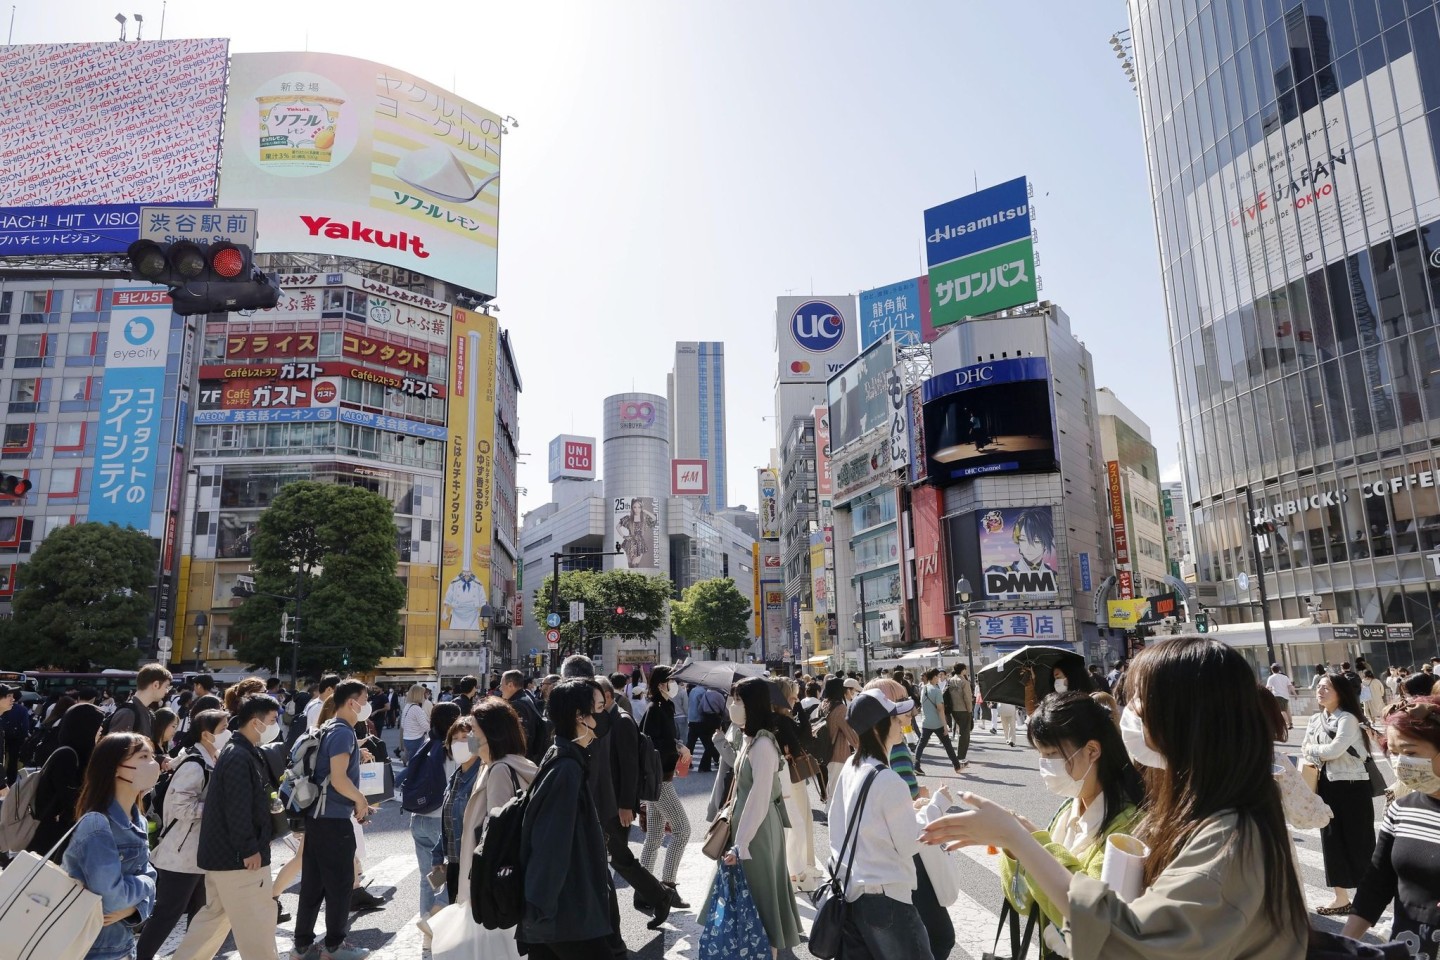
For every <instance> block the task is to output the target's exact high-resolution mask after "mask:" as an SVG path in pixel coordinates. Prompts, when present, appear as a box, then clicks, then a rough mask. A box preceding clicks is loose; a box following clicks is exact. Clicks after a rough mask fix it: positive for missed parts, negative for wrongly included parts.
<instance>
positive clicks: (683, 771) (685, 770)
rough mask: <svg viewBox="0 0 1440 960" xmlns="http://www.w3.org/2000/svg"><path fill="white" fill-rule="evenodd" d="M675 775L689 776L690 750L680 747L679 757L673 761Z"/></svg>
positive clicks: (679, 776)
mask: <svg viewBox="0 0 1440 960" xmlns="http://www.w3.org/2000/svg"><path fill="white" fill-rule="evenodd" d="M675 776H676V777H678V778H684V777H688V776H690V751H689V750H687V749H685V747H683V746H682V747H680V759H678V760H676V761H675Z"/></svg>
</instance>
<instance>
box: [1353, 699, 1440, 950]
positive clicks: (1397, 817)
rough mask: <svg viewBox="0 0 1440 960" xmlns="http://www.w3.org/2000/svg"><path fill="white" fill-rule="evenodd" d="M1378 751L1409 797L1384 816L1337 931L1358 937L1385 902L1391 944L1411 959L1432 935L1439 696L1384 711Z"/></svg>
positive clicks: (1439, 907) (1439, 908) (1438, 895)
mask: <svg viewBox="0 0 1440 960" xmlns="http://www.w3.org/2000/svg"><path fill="white" fill-rule="evenodd" d="M1384 723H1385V726H1386V730H1385V751H1386V753H1388V754H1389V755H1390V767H1391V769H1392V770H1394V771H1395V777H1396V779H1398V780H1399V781H1400V782H1401V783H1403V784H1405V785H1406V786H1407V787H1409V788H1410V792H1409V793H1408V794H1406V795H1405V796H1403V797H1401V798H1400V799H1399V800H1396V801H1395V802H1394V803H1392V804H1391V805H1390V807H1389V809H1388V810H1386V811H1385V821H1384V823H1382V824H1381V826H1380V836H1379V839H1378V841H1377V842H1376V844H1375V854H1374V856H1373V857H1372V858H1371V861H1370V867H1369V869H1368V870H1367V871H1366V872H1365V876H1364V878H1363V879H1362V880H1361V881H1360V886H1359V888H1358V889H1357V890H1356V891H1355V902H1354V905H1353V906H1352V907H1351V908H1350V919H1349V920H1347V921H1346V922H1345V929H1344V931H1343V932H1344V934H1345V936H1347V937H1356V938H1359V937H1361V936H1363V935H1364V933H1365V931H1367V930H1369V929H1370V928H1371V927H1372V926H1374V924H1375V922H1376V921H1377V920H1379V919H1380V914H1381V913H1383V912H1384V910H1385V908H1386V907H1387V906H1389V905H1390V904H1391V903H1392V902H1393V903H1394V907H1395V924H1394V926H1393V927H1392V928H1391V930H1390V939H1391V940H1404V941H1405V942H1406V943H1408V944H1409V945H1410V949H1411V951H1412V953H1414V954H1415V955H1416V956H1429V957H1434V956H1435V950H1434V949H1433V947H1430V946H1428V945H1430V944H1433V943H1434V942H1435V940H1436V938H1437V936H1440V904H1437V901H1440V884H1437V882H1436V879H1435V877H1436V873H1435V864H1436V862H1437V861H1440V828H1437V827H1436V824H1437V823H1440V773H1437V772H1436V757H1437V756H1440V697H1418V698H1416V699H1414V700H1409V701H1405V700H1401V701H1398V702H1397V703H1395V704H1393V705H1391V707H1390V709H1389V710H1387V711H1386V712H1385V716H1384Z"/></svg>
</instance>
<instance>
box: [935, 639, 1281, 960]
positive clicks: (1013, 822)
mask: <svg viewBox="0 0 1440 960" xmlns="http://www.w3.org/2000/svg"><path fill="white" fill-rule="evenodd" d="M1126 686H1127V689H1128V691H1129V695H1130V696H1129V701H1128V704H1127V706H1126V709H1125V715H1124V717H1123V719H1122V726H1121V735H1122V737H1123V739H1124V741H1125V746H1126V748H1127V749H1128V750H1129V752H1130V756H1131V759H1133V760H1134V761H1136V762H1137V763H1142V764H1145V765H1146V766H1147V767H1149V768H1150V769H1148V770H1146V771H1145V786H1146V802H1145V814H1144V816H1143V817H1142V819H1141V821H1140V822H1139V823H1138V824H1137V825H1136V826H1135V829H1134V830H1133V832H1132V834H1131V835H1132V836H1134V837H1137V838H1138V839H1139V840H1141V841H1142V842H1144V843H1145V844H1147V845H1148V846H1149V847H1150V854H1149V856H1147V857H1146V858H1145V859H1144V861H1143V863H1142V865H1141V880H1140V887H1141V892H1140V893H1139V894H1138V895H1137V896H1136V897H1135V898H1134V899H1132V900H1130V901H1128V902H1127V901H1125V900H1122V899H1121V898H1120V897H1119V895H1118V894H1117V893H1116V892H1115V891H1113V890H1111V889H1110V887H1108V886H1107V885H1106V884H1104V883H1102V882H1101V881H1099V880H1097V879H1095V878H1094V877H1091V876H1088V875H1087V874H1083V873H1071V872H1070V871H1069V870H1067V869H1065V867H1064V866H1063V865H1062V864H1061V863H1060V862H1059V861H1058V860H1056V859H1055V857H1054V856H1053V855H1052V854H1051V853H1050V852H1049V851H1048V850H1046V848H1045V847H1043V846H1041V845H1040V843H1039V842H1037V841H1036V840H1035V838H1034V837H1033V836H1032V835H1031V834H1030V832H1029V831H1027V830H1026V829H1025V826H1024V824H1022V823H1020V821H1019V820H1018V819H1016V818H1015V817H1014V816H1012V815H1011V814H1010V813H1009V812H1007V811H1006V810H1005V809H1004V808H1003V807H1000V806H999V805H997V804H995V803H992V802H991V801H989V800H986V799H985V798H984V797H979V796H975V795H974V794H968V793H967V794H963V795H962V796H961V798H960V799H961V800H962V801H963V802H964V803H965V804H966V806H968V807H970V808H971V809H970V810H968V811H966V812H964V813H957V814H951V815H949V816H946V817H941V818H940V819H939V820H936V821H935V822H934V823H932V824H930V826H928V827H927V828H926V829H925V831H924V834H923V837H924V840H925V842H927V843H937V844H946V845H954V846H966V845H987V844H988V845H992V846H997V847H1004V848H1005V849H1006V850H1008V851H1009V852H1010V854H1011V855H1012V856H1014V858H1015V859H1016V860H1017V861H1018V862H1019V864H1020V866H1021V867H1022V868H1024V870H1025V872H1026V874H1027V876H1028V878H1029V881H1030V883H1031V884H1032V885H1033V889H1035V890H1036V891H1038V892H1039V893H1041V894H1043V895H1044V896H1045V898H1046V899H1047V900H1049V901H1050V902H1051V903H1053V904H1054V905H1055V907H1056V909H1057V911H1058V912H1059V914H1060V916H1061V917H1062V918H1063V919H1064V920H1065V921H1066V922H1067V924H1068V927H1069V943H1070V949H1071V954H1072V956H1073V957H1074V958H1075V960H1099V958H1101V957H1103V958H1104V960H1149V958H1153V957H1165V958H1166V960H1212V958H1216V957H1231V958H1261V957H1263V958H1265V960H1303V958H1304V957H1305V955H1306V945H1307V942H1308V939H1309V933H1308V923H1307V922H1306V911H1305V899H1304V897H1303V896H1302V895H1301V887H1300V882H1299V880H1298V879H1297V877H1296V873H1295V862H1294V857H1293V856H1292V854H1291V850H1290V841H1289V838H1288V836H1287V835H1286V830H1285V817H1284V813H1283V811H1282V809H1281V804H1280V789H1279V787H1278V786H1276V784H1275V781H1274V779H1273V778H1272V772H1271V758H1272V748H1271V742H1270V728H1269V727H1268V726H1267V725H1266V719H1265V714H1264V710H1263V707H1262V706H1261V704H1260V700H1259V688H1258V687H1257V685H1256V683H1255V674H1254V671H1253V670H1252V668H1251V667H1250V665H1249V663H1247V662H1246V660H1245V658H1244V657H1242V656H1241V655H1240V654H1239V653H1237V652H1236V651H1235V650H1234V649H1232V648H1231V647H1229V646H1227V645H1226V644H1224V643H1222V642H1220V641H1218V640H1212V639H1208V638H1202V637H1172V638H1168V639H1165V640H1161V641H1159V642H1155V643H1151V644H1150V645H1147V646H1146V647H1145V649H1144V650H1143V651H1141V652H1140V654H1139V655H1138V656H1136V658H1135V660H1134V663H1133V664H1132V666H1131V668H1130V672H1129V674H1128V675H1127V679H1126ZM1196 690H1203V691H1205V695H1204V696H1195V695H1194V692H1195V691H1196Z"/></svg>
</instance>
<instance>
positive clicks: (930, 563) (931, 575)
mask: <svg viewBox="0 0 1440 960" xmlns="http://www.w3.org/2000/svg"><path fill="white" fill-rule="evenodd" d="M942 509H943V504H942V503H941V493H940V489H939V488H938V487H932V486H929V485H928V484H925V485H921V486H918V487H915V488H914V489H913V490H912V491H911V492H910V522H911V524H912V526H913V528H914V543H915V597H916V599H917V600H918V601H919V606H920V636H921V637H922V638H923V639H925V640H939V639H941V638H945V637H949V636H950V623H949V618H947V617H946V616H945V606H946V600H947V594H948V591H947V590H946V587H945V582H946V581H945V569H944V567H945V561H944V560H942V559H941V557H940V513H941V511H942Z"/></svg>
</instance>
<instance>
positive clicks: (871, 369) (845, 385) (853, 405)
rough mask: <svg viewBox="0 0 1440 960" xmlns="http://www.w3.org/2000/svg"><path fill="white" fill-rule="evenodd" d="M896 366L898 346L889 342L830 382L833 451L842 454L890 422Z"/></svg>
mask: <svg viewBox="0 0 1440 960" xmlns="http://www.w3.org/2000/svg"><path fill="white" fill-rule="evenodd" d="M894 366H895V343H894V341H893V340H891V339H890V338H888V337H887V338H885V339H884V340H881V341H880V342H879V343H875V344H872V345H871V346H870V347H869V349H867V350H866V351H865V352H864V353H862V354H860V356H858V357H856V358H855V359H854V360H852V361H850V363H848V364H846V365H845V367H844V368H842V369H841V370H840V372H839V373H837V374H835V375H834V376H833V377H831V378H830V382H829V383H827V384H826V386H825V393H826V398H827V401H828V403H829V407H830V449H831V450H832V451H839V450H842V449H844V448H845V447H846V446H848V445H850V444H852V443H854V442H855V441H856V440H859V439H860V438H861V437H862V436H864V435H865V434H867V433H869V432H870V431H871V430H874V429H876V428H877V427H880V426H883V425H884V424H886V423H888V422H889V418H890V398H889V396H888V395H887V394H886V392H885V390H886V381H887V379H888V378H889V376H890V370H891V369H892V368H893V367H894Z"/></svg>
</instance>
